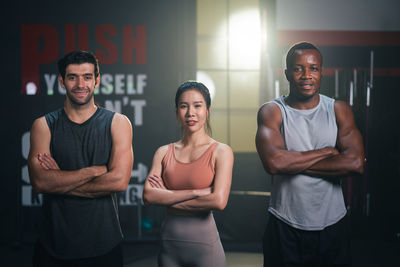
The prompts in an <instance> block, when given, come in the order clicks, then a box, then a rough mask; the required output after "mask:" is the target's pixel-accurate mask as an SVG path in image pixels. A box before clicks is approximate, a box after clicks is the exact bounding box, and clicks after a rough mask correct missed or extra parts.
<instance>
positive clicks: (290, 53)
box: [286, 42, 322, 69]
mask: <svg viewBox="0 0 400 267" xmlns="http://www.w3.org/2000/svg"><path fill="white" fill-rule="evenodd" d="M296 50H316V51H317V52H318V54H319V55H320V56H321V66H322V54H321V51H319V49H318V48H317V47H316V46H315V45H313V44H311V43H308V42H300V43H296V44H294V45H292V47H290V48H289V50H288V52H287V54H286V69H288V68H290V66H292V63H293V57H294V53H295V52H296Z"/></svg>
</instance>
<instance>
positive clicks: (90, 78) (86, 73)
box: [59, 63, 100, 106]
mask: <svg viewBox="0 0 400 267" xmlns="http://www.w3.org/2000/svg"><path fill="white" fill-rule="evenodd" d="M59 81H60V84H61V86H62V87H63V88H65V89H66V92H67V100H69V101H70V102H71V103H72V104H75V105H78V106H82V105H85V104H87V103H89V102H91V101H92V100H93V94H94V88H97V87H99V83H100V75H99V76H97V78H96V77H95V75H94V65H93V64H91V63H83V64H70V65H68V66H67V68H66V72H65V78H64V80H63V79H62V78H61V77H59Z"/></svg>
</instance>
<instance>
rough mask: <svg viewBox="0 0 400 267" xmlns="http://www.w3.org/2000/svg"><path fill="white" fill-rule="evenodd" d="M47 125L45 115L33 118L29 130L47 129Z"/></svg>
mask: <svg viewBox="0 0 400 267" xmlns="http://www.w3.org/2000/svg"><path fill="white" fill-rule="evenodd" d="M48 129H49V126H48V125H47V121H46V118H45V116H42V117H39V118H37V119H35V120H34V121H33V123H32V127H31V132H32V131H44V130H48Z"/></svg>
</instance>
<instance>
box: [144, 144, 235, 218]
mask: <svg viewBox="0 0 400 267" xmlns="http://www.w3.org/2000/svg"><path fill="white" fill-rule="evenodd" d="M167 150H168V145H166V146H162V147H160V148H159V149H158V150H157V151H156V153H155V154H154V158H153V164H152V168H151V170H150V172H149V175H148V177H147V179H146V181H145V184H144V190H143V201H144V203H145V204H156V205H164V206H169V207H171V208H174V209H178V210H184V211H185V210H186V211H208V210H223V209H224V208H225V206H226V204H227V202H228V197H229V192H230V188H231V182H232V167H233V152H232V150H231V148H230V147H229V146H227V145H224V144H219V145H218V147H217V148H216V150H215V152H214V153H215V165H214V166H215V178H214V185H213V187H211V188H204V189H194V190H170V189H167V188H166V187H165V185H164V183H163V180H162V178H161V172H162V165H161V161H162V159H163V158H164V156H165V154H166V152H167Z"/></svg>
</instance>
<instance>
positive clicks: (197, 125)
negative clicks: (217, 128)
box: [177, 89, 209, 132]
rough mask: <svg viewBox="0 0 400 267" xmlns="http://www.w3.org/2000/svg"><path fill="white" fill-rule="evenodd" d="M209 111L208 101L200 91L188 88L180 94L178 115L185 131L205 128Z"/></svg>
mask: <svg viewBox="0 0 400 267" xmlns="http://www.w3.org/2000/svg"><path fill="white" fill-rule="evenodd" d="M208 112H209V111H208V109H207V104H206V101H205V100H204V97H203V95H202V94H201V93H200V92H199V91H197V90H194V89H193V90H188V91H185V92H184V93H182V95H181V96H180V99H179V102H178V109H177V116H178V119H179V122H180V123H181V125H182V127H183V129H184V130H185V131H189V132H196V131H199V130H204V127H205V124H206V121H207V116H208Z"/></svg>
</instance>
